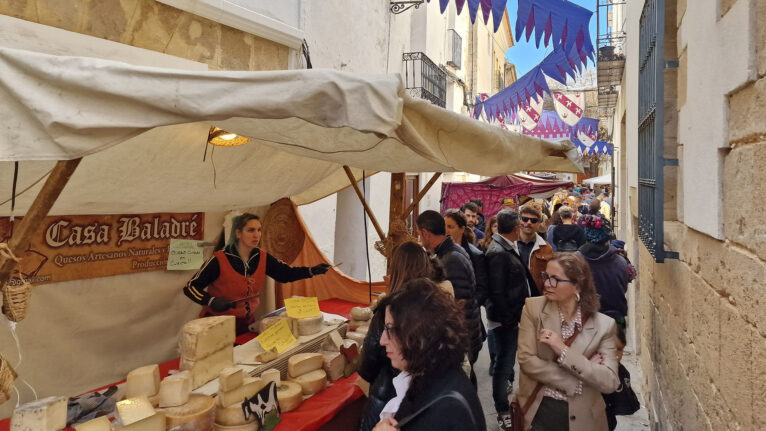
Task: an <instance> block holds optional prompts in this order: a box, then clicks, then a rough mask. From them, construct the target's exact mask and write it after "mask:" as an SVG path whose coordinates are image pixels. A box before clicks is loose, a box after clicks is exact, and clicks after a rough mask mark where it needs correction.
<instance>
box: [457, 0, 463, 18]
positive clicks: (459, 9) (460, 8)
mask: <svg viewBox="0 0 766 431" xmlns="http://www.w3.org/2000/svg"><path fill="white" fill-rule="evenodd" d="M463 5H465V0H455V6H456V7H457V14H458V15H460V13H461V12H463Z"/></svg>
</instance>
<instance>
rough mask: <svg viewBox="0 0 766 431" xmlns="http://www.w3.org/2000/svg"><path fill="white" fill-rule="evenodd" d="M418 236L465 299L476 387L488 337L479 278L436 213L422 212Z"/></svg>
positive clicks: (470, 354)
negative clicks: (477, 366) (479, 297)
mask: <svg viewBox="0 0 766 431" xmlns="http://www.w3.org/2000/svg"><path fill="white" fill-rule="evenodd" d="M416 224H417V232H416V233H417V234H418V236H419V238H420V244H421V245H423V247H425V248H426V249H427V250H428V251H429V253H433V254H435V255H436V257H438V258H439V261H440V262H441V264H442V266H443V267H444V271H445V272H446V273H447V280H449V281H450V283H452V288H453V289H454V290H455V299H456V300H461V299H462V300H464V301H465V304H464V305H463V310H464V311H465V317H466V325H467V328H466V329H467V330H468V331H469V334H468V335H469V337H470V339H471V345H470V346H469V348H468V349H467V350H468V360H469V361H470V362H471V382H473V383H474V385H475V384H476V377H475V375H474V372H473V364H474V362H476V359H477V358H478V357H479V352H480V351H481V346H482V344H483V342H484V338H485V334H484V332H483V330H482V329H483V327H482V323H481V311H480V310H479V303H478V301H477V299H476V295H477V292H476V278H475V276H474V273H473V265H472V264H471V258H470V257H469V256H468V253H466V251H465V250H464V249H463V247H461V246H460V245H458V244H455V242H454V241H452V238H451V237H449V236H447V230H446V228H445V225H444V218H443V217H442V216H441V214H439V213H438V212H436V211H432V210H428V211H423V212H422V213H421V214H420V215H419V216H418V218H417V220H416Z"/></svg>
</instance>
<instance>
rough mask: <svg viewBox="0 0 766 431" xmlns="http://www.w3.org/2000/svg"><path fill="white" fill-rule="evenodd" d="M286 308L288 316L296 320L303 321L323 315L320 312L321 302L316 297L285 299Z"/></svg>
mask: <svg viewBox="0 0 766 431" xmlns="http://www.w3.org/2000/svg"><path fill="white" fill-rule="evenodd" d="M285 308H286V309H287V315H288V316H289V317H292V318H294V319H303V318H304V317H318V316H321V315H322V312H321V311H319V301H317V298H316V296H312V297H308V298H287V299H285Z"/></svg>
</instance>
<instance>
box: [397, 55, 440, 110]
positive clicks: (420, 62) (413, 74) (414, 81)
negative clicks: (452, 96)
mask: <svg viewBox="0 0 766 431" xmlns="http://www.w3.org/2000/svg"><path fill="white" fill-rule="evenodd" d="M402 60H404V81H405V85H406V89H407V93H408V94H409V95H410V96H413V97H419V98H421V99H425V100H428V101H429V102H431V103H433V104H434V105H436V106H440V107H442V108H445V107H446V106H447V74H446V73H445V72H444V71H443V70H441V69H440V68H439V67H438V66H436V64H434V62H433V61H431V59H430V58H428V56H427V55H425V54H424V53H422V52H405V53H404V55H403V56H402Z"/></svg>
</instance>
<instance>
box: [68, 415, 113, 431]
mask: <svg viewBox="0 0 766 431" xmlns="http://www.w3.org/2000/svg"><path fill="white" fill-rule="evenodd" d="M74 429H75V430H76V431H112V423H111V422H109V419H108V418H107V417H106V416H99V417H97V418H95V419H91V420H89V421H88V422H84V423H81V424H77V425H75V426H74Z"/></svg>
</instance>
